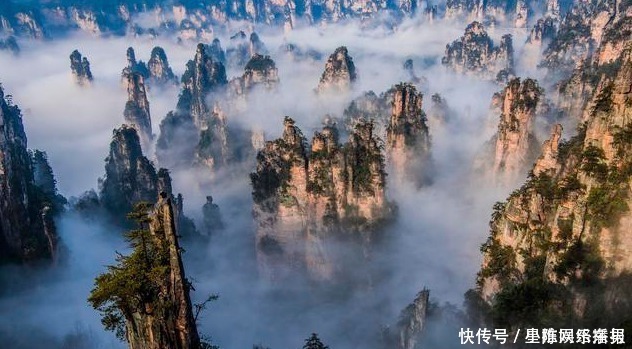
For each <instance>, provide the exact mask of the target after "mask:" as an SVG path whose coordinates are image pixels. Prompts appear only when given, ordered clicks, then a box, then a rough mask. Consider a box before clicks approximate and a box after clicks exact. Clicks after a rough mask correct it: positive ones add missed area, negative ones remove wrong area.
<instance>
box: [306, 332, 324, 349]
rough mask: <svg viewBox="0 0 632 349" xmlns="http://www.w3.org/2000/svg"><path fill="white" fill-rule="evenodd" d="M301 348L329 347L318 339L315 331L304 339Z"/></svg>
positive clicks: (320, 348)
mask: <svg viewBox="0 0 632 349" xmlns="http://www.w3.org/2000/svg"><path fill="white" fill-rule="evenodd" d="M303 349H329V347H328V346H326V345H324V344H323V342H321V341H320V339H319V338H318V335H317V334H316V333H312V335H311V336H310V337H309V338H308V339H306V340H305V345H304V346H303Z"/></svg>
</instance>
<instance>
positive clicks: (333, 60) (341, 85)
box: [317, 46, 357, 93]
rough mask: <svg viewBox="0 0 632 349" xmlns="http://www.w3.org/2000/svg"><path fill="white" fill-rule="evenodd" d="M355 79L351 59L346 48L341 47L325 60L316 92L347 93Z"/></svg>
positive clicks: (354, 69)
mask: <svg viewBox="0 0 632 349" xmlns="http://www.w3.org/2000/svg"><path fill="white" fill-rule="evenodd" d="M356 79H357V75H356V68H355V65H354V64H353V59H352V58H351V56H349V51H348V50H347V48H346V47H344V46H341V47H338V48H337V49H336V51H334V53H333V54H331V56H329V59H327V63H326V64H325V70H324V71H323V74H322V76H321V77H320V82H319V83H318V88H317V91H318V92H319V93H325V92H326V93H337V92H347V91H349V90H350V89H351V86H352V85H353V83H354V82H355V80H356Z"/></svg>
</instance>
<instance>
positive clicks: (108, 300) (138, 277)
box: [88, 192, 203, 349]
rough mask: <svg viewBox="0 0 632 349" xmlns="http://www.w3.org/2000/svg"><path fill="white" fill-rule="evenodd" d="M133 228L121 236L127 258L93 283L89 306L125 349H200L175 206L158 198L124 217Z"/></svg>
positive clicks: (164, 196) (163, 197)
mask: <svg viewBox="0 0 632 349" xmlns="http://www.w3.org/2000/svg"><path fill="white" fill-rule="evenodd" d="M130 217H133V218H134V219H135V220H136V221H137V223H138V227H137V228H136V229H135V230H132V231H130V232H129V233H128V234H127V238H128V241H129V242H130V247H131V250H132V251H131V253H130V254H129V255H121V254H119V256H118V257H117V259H116V261H117V265H116V266H111V267H109V268H108V271H107V272H106V273H104V274H102V275H100V276H98V277H97V278H96V280H95V288H94V289H93V290H92V292H91V295H90V298H89V299H88V300H89V302H90V303H92V305H93V306H94V307H95V309H97V310H99V311H100V312H101V314H102V322H103V324H104V325H105V326H106V329H108V330H113V331H116V334H117V336H118V337H119V338H120V339H124V340H126V341H127V343H128V347H129V348H130V349H162V348H174V349H175V348H177V349H201V348H202V347H203V346H202V343H201V341H200V337H199V334H198V332H197V326H196V324H195V317H194V313H193V307H192V305H191V299H190V296H189V292H190V290H191V285H190V282H189V281H188V280H187V279H186V276H185V272H184V266H183V263H182V258H181V252H182V249H181V248H180V246H179V242H178V237H179V234H180V233H181V231H180V229H179V228H178V227H177V226H176V220H177V203H172V200H171V198H170V195H168V194H167V193H164V192H162V193H160V197H159V199H158V202H157V203H156V204H155V205H153V207H152V206H150V205H149V204H140V205H138V206H136V208H135V209H134V211H133V212H132V213H130Z"/></svg>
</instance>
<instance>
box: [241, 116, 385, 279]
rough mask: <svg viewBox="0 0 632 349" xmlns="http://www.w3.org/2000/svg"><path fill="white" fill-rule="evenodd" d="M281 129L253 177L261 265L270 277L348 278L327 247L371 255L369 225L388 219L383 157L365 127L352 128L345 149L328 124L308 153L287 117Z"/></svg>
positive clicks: (260, 158)
mask: <svg viewBox="0 0 632 349" xmlns="http://www.w3.org/2000/svg"><path fill="white" fill-rule="evenodd" d="M284 126H285V130H284V132H283V137H282V138H280V139H278V140H275V141H272V142H267V143H266V145H265V147H264V149H263V150H261V151H260V152H259V154H258V156H257V169H256V171H255V172H254V173H253V174H251V179H252V186H253V199H254V202H255V205H254V215H255V220H256V222H257V232H256V239H257V259H258V262H259V266H260V269H261V272H262V273H263V274H264V275H265V276H267V277H268V278H272V279H280V278H283V277H286V276H288V275H289V274H290V273H291V272H292V271H297V270H299V271H300V270H303V269H306V270H307V271H308V273H309V276H310V277H311V278H313V279H316V280H330V281H333V280H335V279H336V277H337V276H340V275H341V274H344V273H345V272H346V270H344V266H343V265H341V264H340V263H339V262H338V261H337V258H340V256H336V255H335V253H334V251H335V249H334V248H333V246H334V245H335V244H336V243H338V242H339V241H340V240H341V239H343V237H345V236H346V239H351V240H352V241H357V246H358V247H361V248H362V249H369V247H370V245H371V243H372V240H373V232H374V230H375V227H376V226H377V225H378V224H379V223H380V222H382V221H383V220H384V219H386V218H388V217H389V215H390V206H389V204H388V202H387V201H386V197H385V172H384V160H383V155H382V154H381V152H380V147H379V144H378V140H377V138H376V136H375V135H374V134H373V125H372V124H371V123H366V122H365V123H361V124H358V125H357V126H356V129H355V132H354V133H353V134H352V135H351V136H350V139H349V142H348V143H346V144H339V143H338V135H337V131H336V129H335V128H334V127H331V126H327V127H325V128H324V129H323V131H322V132H317V133H315V135H314V138H313V139H312V145H311V150H308V147H307V141H306V139H305V138H304V137H303V135H302V133H301V131H300V130H299V129H298V128H297V127H296V126H295V125H294V121H293V120H292V119H290V118H287V117H286V119H285V122H284ZM345 232H346V233H345Z"/></svg>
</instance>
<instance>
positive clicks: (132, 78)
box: [123, 73, 153, 149]
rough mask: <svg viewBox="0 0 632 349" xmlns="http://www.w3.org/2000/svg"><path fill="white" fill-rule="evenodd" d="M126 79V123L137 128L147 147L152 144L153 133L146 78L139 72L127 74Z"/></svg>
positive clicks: (124, 114)
mask: <svg viewBox="0 0 632 349" xmlns="http://www.w3.org/2000/svg"><path fill="white" fill-rule="evenodd" d="M126 79H127V103H126V104H125V110H124V111H123V116H124V117H125V123H127V124H128V125H130V126H132V127H134V128H135V129H136V131H137V132H138V135H139V136H140V139H141V142H142V144H143V146H144V147H145V149H147V148H146V147H148V146H149V145H150V144H151V141H152V139H153V134H152V130H151V116H150V114H149V101H148V100H147V91H146V90H145V78H143V76H142V75H141V74H139V73H131V74H128V75H127V76H126Z"/></svg>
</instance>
